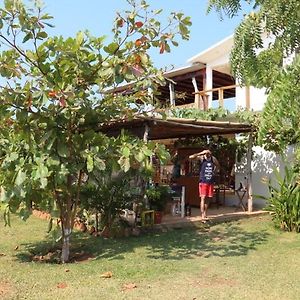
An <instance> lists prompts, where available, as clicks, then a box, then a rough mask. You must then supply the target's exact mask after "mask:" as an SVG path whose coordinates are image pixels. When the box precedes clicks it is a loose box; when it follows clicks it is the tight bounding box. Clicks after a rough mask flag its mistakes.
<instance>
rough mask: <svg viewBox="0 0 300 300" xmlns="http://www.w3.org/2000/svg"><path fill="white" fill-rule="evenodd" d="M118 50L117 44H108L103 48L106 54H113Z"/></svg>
mask: <svg viewBox="0 0 300 300" xmlns="http://www.w3.org/2000/svg"><path fill="white" fill-rule="evenodd" d="M118 48H119V44H118V43H110V44H109V45H108V46H106V47H104V48H103V49H104V51H105V52H106V53H108V54H114V53H115V52H116V51H117V50H118Z"/></svg>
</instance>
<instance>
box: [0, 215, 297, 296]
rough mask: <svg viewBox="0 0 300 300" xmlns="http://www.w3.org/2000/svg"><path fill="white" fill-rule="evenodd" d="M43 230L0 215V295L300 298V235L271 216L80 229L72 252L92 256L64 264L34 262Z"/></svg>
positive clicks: (45, 239)
mask: <svg viewBox="0 0 300 300" xmlns="http://www.w3.org/2000/svg"><path fill="white" fill-rule="evenodd" d="M46 229H47V222H46V221H43V220H40V219H37V218H36V217H31V218H30V219H29V220H28V221H27V222H23V221H21V220H19V219H17V218H16V217H13V220H12V227H10V228H9V227H4V225H3V220H2V219H1V220H0V299H64V300H65V299H172V300H174V299H190V300H192V299H209V300H212V299H299V298H300V255H299V254H300V234H294V233H284V232H279V231H276V230H274V229H273V227H272V224H271V222H270V219H269V217H268V216H263V217H256V218H251V219H245V220H241V221H236V222H230V223H223V224H218V225H213V226H210V227H203V228H198V229H194V230H193V229H177V230H173V231H169V232H166V233H155V234H154V233H152V234H147V235H144V236H141V237H130V238H121V239H114V240H113V239H103V238H100V237H91V236H89V235H87V234H82V233H77V234H75V236H74V238H73V242H72V247H73V255H74V253H75V252H76V253H78V252H80V253H88V254H89V255H90V259H88V260H85V261H82V262H76V263H72V264H66V265H61V264H57V263H55V262H53V263H49V262H40V261H38V262H36V261H32V257H33V255H41V254H43V251H45V245H46V246H47V247H48V248H47V249H50V247H51V238H50V237H49V236H48V235H47V234H46ZM105 272H112V277H111V278H102V277H101V274H103V273H105Z"/></svg>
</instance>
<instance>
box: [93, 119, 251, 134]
mask: <svg viewBox="0 0 300 300" xmlns="http://www.w3.org/2000/svg"><path fill="white" fill-rule="evenodd" d="M122 129H125V130H128V131H129V132H131V133H132V134H134V135H136V136H138V137H140V138H143V137H144V135H145V132H147V139H148V140H163V139H171V138H185V137H197V136H201V135H222V134H235V133H242V132H250V131H251V130H252V127H251V125H249V124H244V123H236V122H227V121H226V122H224V121H206V120H194V119H181V118H166V119H164V118H162V117H150V116H138V117H135V118H134V119H132V120H122V121H115V122H111V123H109V124H105V125H101V127H100V128H99V131H101V132H103V133H106V134H108V135H111V136H115V135H118V134H119V133H120V131H121V130H122Z"/></svg>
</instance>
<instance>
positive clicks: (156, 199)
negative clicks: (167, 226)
mask: <svg viewBox="0 0 300 300" xmlns="http://www.w3.org/2000/svg"><path fill="white" fill-rule="evenodd" d="M170 193H171V189H170V187H169V186H165V185H162V186H159V185H157V186H156V185H155V186H150V187H149V188H148V189H147V190H146V196H147V198H148V200H149V204H150V208H151V209H152V210H154V211H155V213H154V223H155V224H160V223H161V219H162V214H163V211H164V209H165V206H166V204H167V202H168V200H169V199H170Z"/></svg>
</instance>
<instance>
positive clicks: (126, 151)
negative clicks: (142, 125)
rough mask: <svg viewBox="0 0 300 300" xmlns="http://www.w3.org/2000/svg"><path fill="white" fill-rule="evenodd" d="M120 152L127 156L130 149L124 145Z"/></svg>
mask: <svg viewBox="0 0 300 300" xmlns="http://www.w3.org/2000/svg"><path fill="white" fill-rule="evenodd" d="M122 154H123V156H124V157H129V156H130V149H129V148H128V147H127V146H125V147H124V148H123V149H122Z"/></svg>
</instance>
